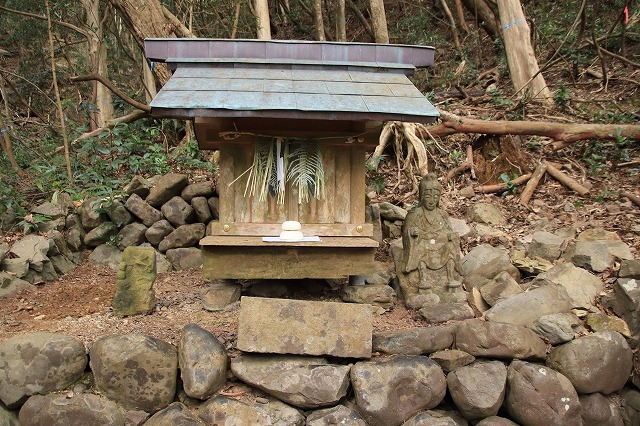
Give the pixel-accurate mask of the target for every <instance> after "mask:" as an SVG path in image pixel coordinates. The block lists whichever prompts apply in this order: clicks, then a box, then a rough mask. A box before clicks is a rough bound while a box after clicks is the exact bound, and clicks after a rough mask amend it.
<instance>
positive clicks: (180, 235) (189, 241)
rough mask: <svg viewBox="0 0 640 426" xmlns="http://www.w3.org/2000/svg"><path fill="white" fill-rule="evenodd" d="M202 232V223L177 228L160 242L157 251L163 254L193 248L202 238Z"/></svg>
mask: <svg viewBox="0 0 640 426" xmlns="http://www.w3.org/2000/svg"><path fill="white" fill-rule="evenodd" d="M204 231H205V225H204V224H203V223H193V224H191V225H182V226H179V227H178V228H176V230H175V231H173V232H172V233H170V234H169V235H167V236H166V237H165V238H164V240H162V241H161V242H160V244H159V245H158V250H160V251H161V252H165V251H167V250H170V249H173V248H183V247H191V246H195V245H196V244H198V242H199V241H200V240H201V239H202V237H204Z"/></svg>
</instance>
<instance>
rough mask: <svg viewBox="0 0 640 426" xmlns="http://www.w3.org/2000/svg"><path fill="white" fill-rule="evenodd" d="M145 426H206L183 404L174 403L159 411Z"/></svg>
mask: <svg viewBox="0 0 640 426" xmlns="http://www.w3.org/2000/svg"><path fill="white" fill-rule="evenodd" d="M144 425H145V426H169V425H176V426H205V423H204V422H203V421H202V420H200V419H199V418H198V417H197V416H196V415H195V414H194V413H192V412H191V411H190V410H189V409H188V408H187V407H186V406H185V405H184V404H183V403H181V402H174V403H173V404H171V405H169V406H168V407H167V408H165V409H163V410H160V411H158V412H157V413H155V414H154V415H153V416H151V417H150V418H149V420H147V421H146V422H144Z"/></svg>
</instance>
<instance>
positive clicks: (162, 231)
mask: <svg viewBox="0 0 640 426" xmlns="http://www.w3.org/2000/svg"><path fill="white" fill-rule="evenodd" d="M173 231H175V228H174V227H173V226H171V224H170V223H169V221H168V220H165V219H162V220H159V221H157V222H156V223H154V224H153V225H151V226H150V227H149V229H147V230H146V231H145V233H144V236H145V237H146V239H147V241H149V242H150V243H151V244H153V245H155V246H157V245H158V244H160V242H161V241H162V240H163V239H164V237H166V236H167V235H169V234H170V233H172V232H173Z"/></svg>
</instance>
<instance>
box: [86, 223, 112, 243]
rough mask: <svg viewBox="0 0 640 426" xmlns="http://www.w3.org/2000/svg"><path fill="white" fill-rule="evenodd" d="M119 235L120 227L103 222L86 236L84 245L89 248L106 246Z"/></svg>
mask: <svg viewBox="0 0 640 426" xmlns="http://www.w3.org/2000/svg"><path fill="white" fill-rule="evenodd" d="M117 233H118V227H117V226H116V224H115V223H113V222H102V223H101V224H100V225H98V226H97V227H95V228H93V229H92V230H91V231H89V232H87V233H86V234H85V236H84V244H85V245H86V246H87V247H98V246H99V245H100V244H105V243H106V242H107V241H109V240H110V239H111V237H113V236H114V235H116V234H117Z"/></svg>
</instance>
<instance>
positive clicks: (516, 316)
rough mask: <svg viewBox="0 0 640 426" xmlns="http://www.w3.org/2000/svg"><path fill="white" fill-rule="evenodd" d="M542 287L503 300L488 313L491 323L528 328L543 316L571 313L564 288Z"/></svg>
mask: <svg viewBox="0 0 640 426" xmlns="http://www.w3.org/2000/svg"><path fill="white" fill-rule="evenodd" d="M540 284H545V285H541V286H540V287H536V288H532V289H530V290H528V291H526V292H524V293H520V294H516V295H515V296H511V297H510V298H508V299H504V300H501V301H500V302H498V303H496V304H495V305H493V307H491V309H489V310H488V311H487V312H486V314H485V315H486V318H487V320H488V321H491V322H503V323H509V324H515V325H522V326H525V327H526V326H528V325H529V324H531V323H533V322H534V321H536V320H537V319H538V318H540V317H541V316H543V315H548V314H557V313H561V312H570V311H571V308H572V307H573V306H572V303H571V299H570V298H569V295H568V294H567V291H566V290H565V289H564V287H562V286H560V285H557V284H553V283H543V282H540Z"/></svg>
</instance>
